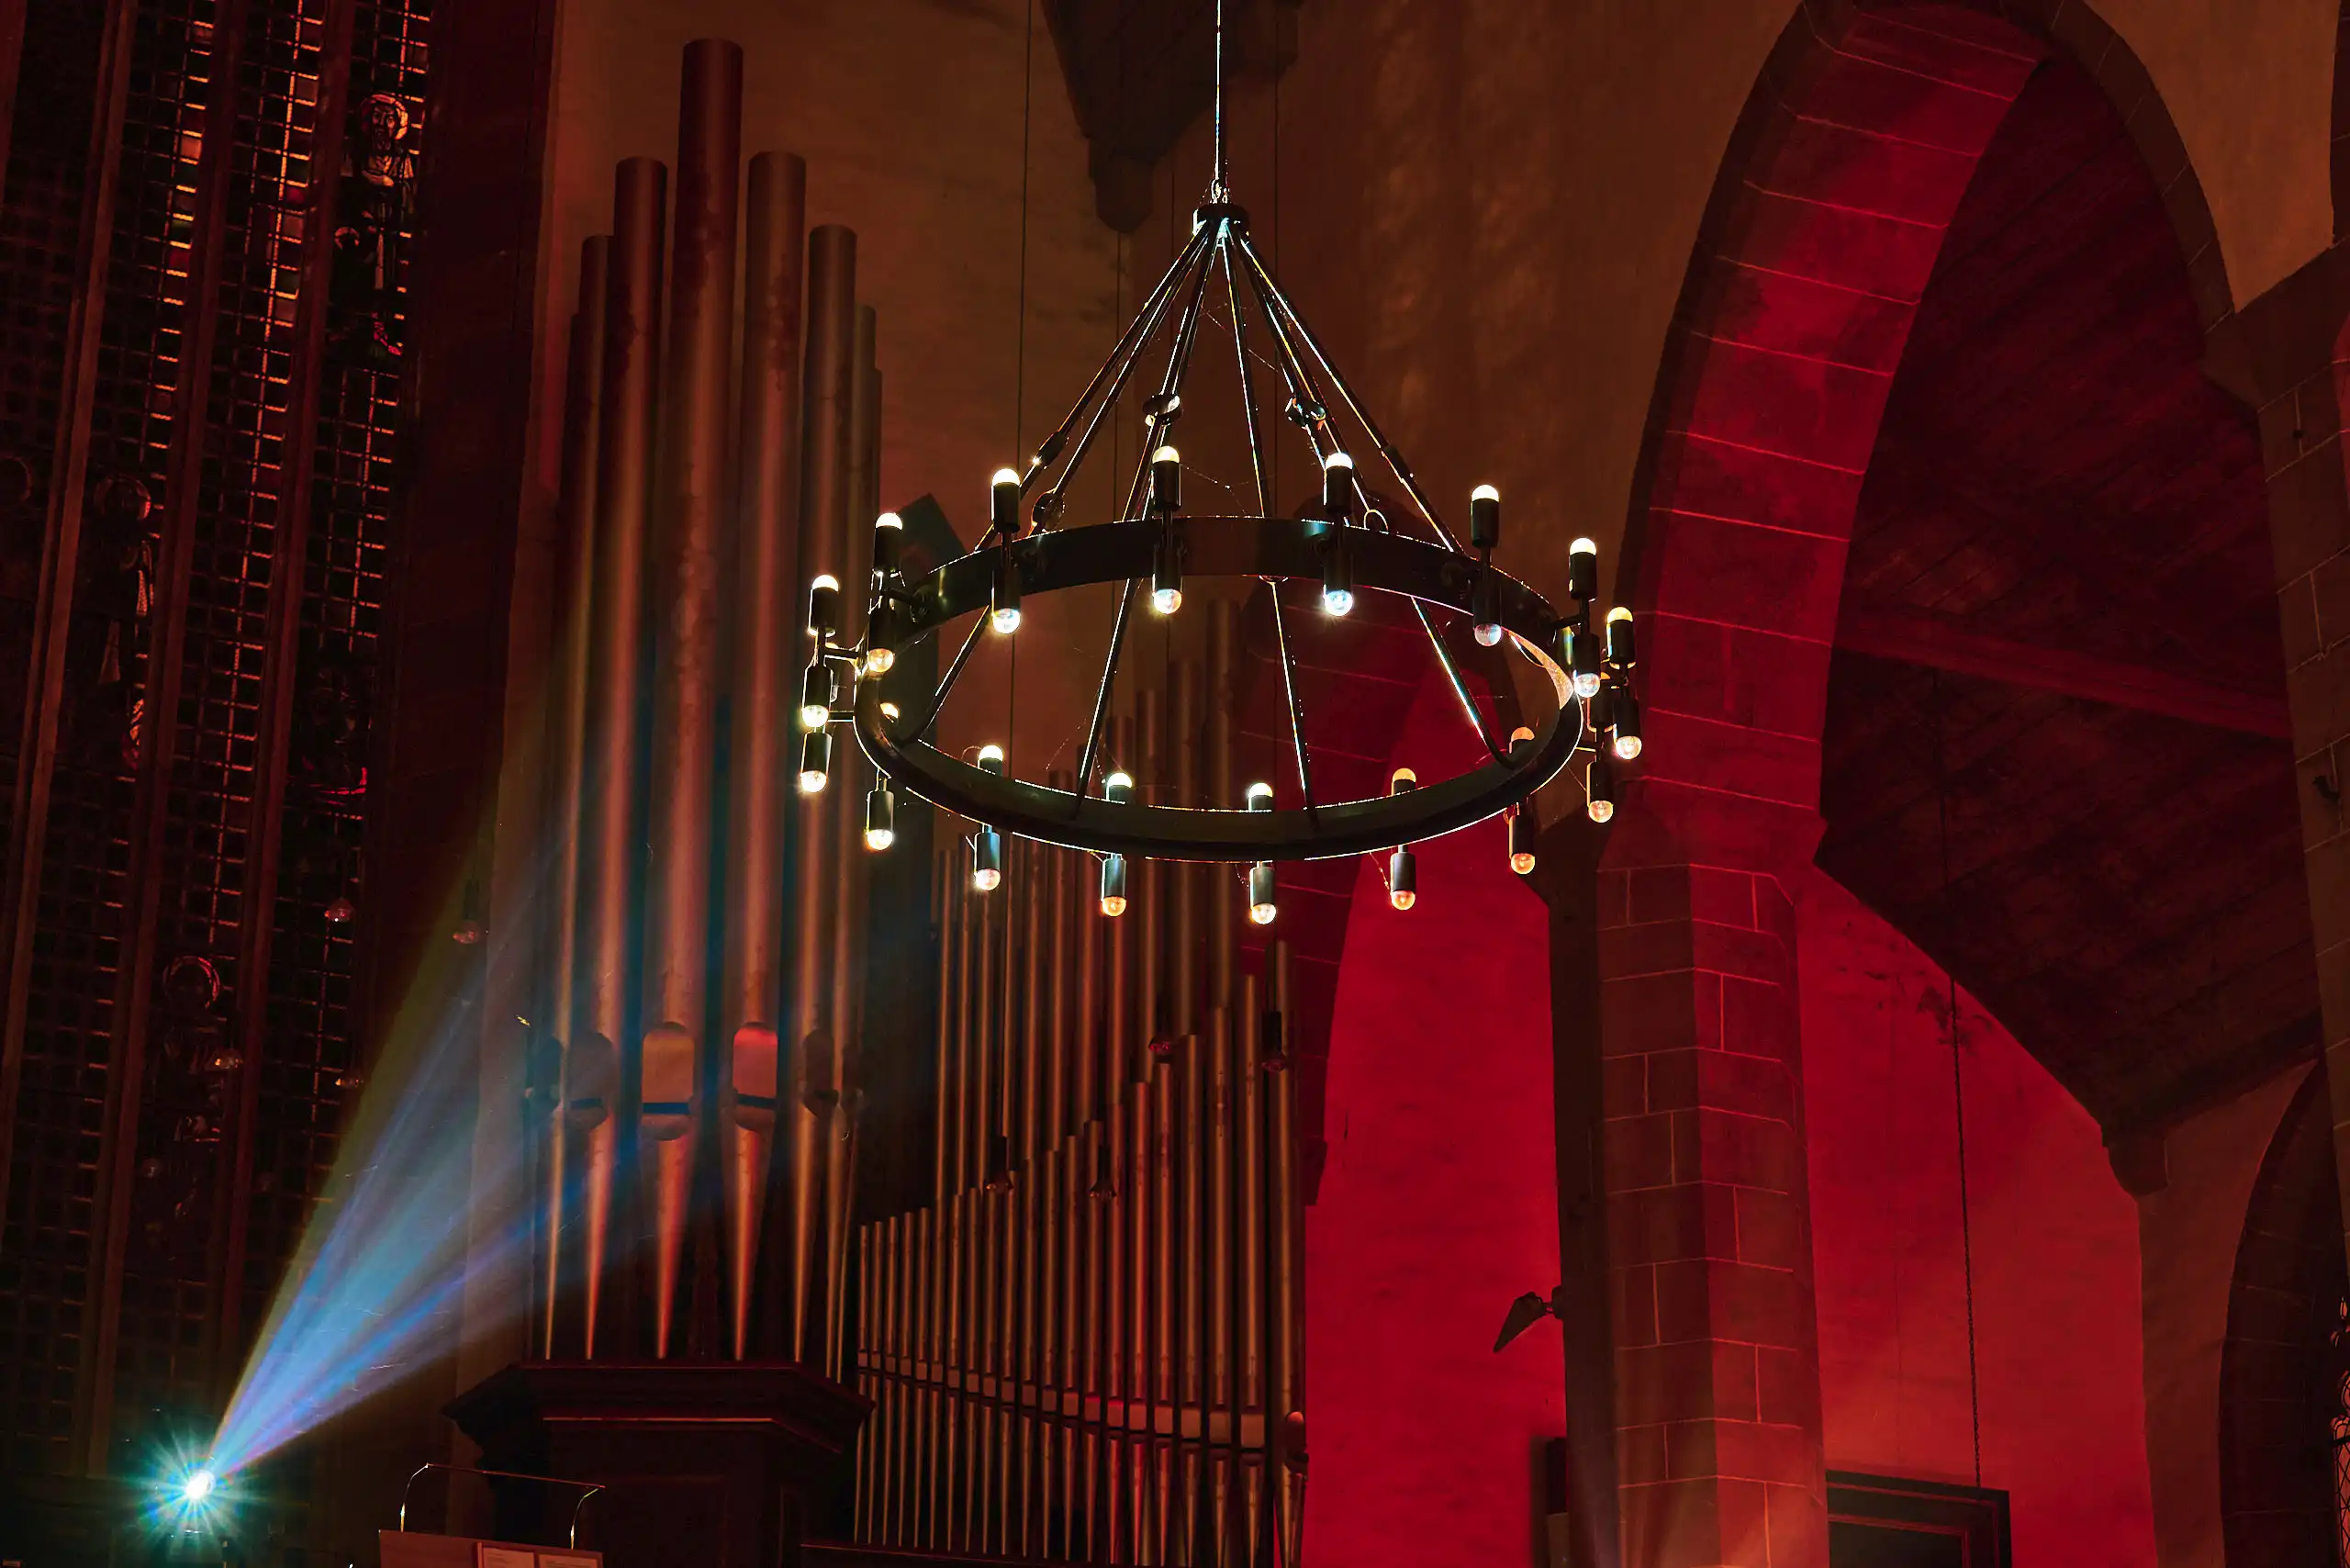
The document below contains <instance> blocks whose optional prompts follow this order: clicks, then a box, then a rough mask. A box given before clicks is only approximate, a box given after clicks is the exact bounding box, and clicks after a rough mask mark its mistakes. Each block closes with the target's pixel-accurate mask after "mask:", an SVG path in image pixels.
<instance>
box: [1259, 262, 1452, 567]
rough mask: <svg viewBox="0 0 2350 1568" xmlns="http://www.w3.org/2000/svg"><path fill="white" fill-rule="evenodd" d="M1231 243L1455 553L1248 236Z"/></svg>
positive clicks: (1403, 466) (1271, 307)
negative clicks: (1267, 269) (1245, 260)
mask: <svg viewBox="0 0 2350 1568" xmlns="http://www.w3.org/2000/svg"><path fill="white" fill-rule="evenodd" d="M1234 242H1235V243H1236V244H1237V245H1238V246H1239V247H1240V253H1241V254H1242V255H1243V256H1245V257H1247V258H1248V269H1249V271H1250V272H1251V273H1253V274H1255V275H1256V278H1257V291H1258V297H1259V298H1262V299H1264V300H1265V301H1266V309H1267V311H1268V312H1269V313H1277V314H1279V315H1281V316H1283V317H1285V318H1286V319H1288V322H1289V325H1290V327H1291V328H1292V330H1294V331H1295V332H1296V333H1297V336H1298V339H1299V341H1300V342H1304V344H1305V346H1306V349H1307V350H1308V351H1309V352H1310V353H1312V354H1313V355H1314V363H1315V364H1318V365H1320V366H1321V367H1322V374H1323V375H1326V376H1328V377H1329V379H1330V385H1331V386H1332V387H1334V388H1336V389H1337V394H1338V397H1339V398H1340V399H1341V400H1342V401H1343V402H1344V403H1345V404H1346V405H1347V411H1348V413H1350V414H1352V415H1353V416H1354V417H1355V422H1356V423H1357V424H1360V426H1362V429H1363V433H1364V434H1365V435H1367V436H1369V437H1371V445H1372V447H1373V448H1375V449H1376V450H1377V451H1378V453H1379V457H1380V461H1382V463H1384V464H1386V465H1387V471H1388V472H1389V473H1391V474H1393V475H1394V476H1395V482H1396V483H1397V484H1399V485H1401V486H1403V487H1404V494H1405V495H1407V496H1409V497H1411V498H1412V504H1413V505H1414V506H1416V507H1417V508H1419V509H1420V515H1421V516H1422V517H1424V518H1426V519H1427V521H1428V526H1429V527H1431V528H1433V529H1435V530H1436V532H1437V537H1438V538H1439V539H1442V540H1443V541H1444V543H1446V545H1447V546H1449V548H1451V549H1453V550H1456V551H1457V550H1459V549H1460V540H1458V539H1456V538H1454V537H1453V533H1452V530H1450V529H1449V528H1447V527H1446V526H1445V525H1444V519H1442V518H1440V517H1438V515H1437V510H1436V508H1435V506H1434V505H1433V504H1431V503H1430V502H1429V500H1428V498H1427V493H1426V492H1425V491H1423V490H1422V489H1421V488H1420V482H1419V480H1417V479H1416V478H1415V477H1413V476H1412V468H1411V465H1409V464H1407V463H1405V462H1404V454H1402V453H1401V452H1398V451H1397V450H1396V449H1395V444H1394V442H1391V441H1389V440H1388V439H1387V436H1386V432H1384V431H1382V430H1381V429H1380V428H1379V424H1378V421H1377V420H1373V419H1372V418H1371V414H1370V412H1369V411H1368V410H1366V409H1364V408H1363V406H1362V400H1361V399H1360V398H1357V397H1356V396H1355V394H1354V388H1353V387H1351V386H1348V385H1347V378H1346V377H1345V376H1343V375H1339V374H1338V370H1337V366H1336V365H1335V364H1331V362H1330V356H1329V355H1328V354H1326V353H1323V352H1322V345H1321V343H1320V342H1316V341H1315V336H1314V331H1313V329H1312V328H1310V327H1308V326H1307V325H1306V324H1305V321H1304V318H1302V317H1301V316H1299V315H1298V313H1297V308H1296V307H1295V306H1292V304H1290V302H1289V297H1287V296H1286V295H1284V294H1282V293H1281V286H1280V285H1279V284H1276V283H1275V282H1273V278H1272V274H1270V272H1268V271H1266V270H1265V263H1264V261H1263V259H1262V258H1261V257H1259V255H1258V254H1257V249H1256V247H1255V246H1253V245H1251V244H1250V243H1249V242H1248V235H1246V234H1242V235H1239V236H1237V239H1236V240H1235V241H1234Z"/></svg>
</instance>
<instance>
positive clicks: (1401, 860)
mask: <svg viewBox="0 0 2350 1568" xmlns="http://www.w3.org/2000/svg"><path fill="white" fill-rule="evenodd" d="M1419 896H1420V867H1419V861H1418V860H1417V859H1416V857H1414V856H1413V854H1412V851H1411V850H1410V848H1409V847H1405V848H1402V849H1398V850H1396V851H1395V852H1394V853H1393V854H1392V855H1390V856H1389V857H1387V902H1389V903H1391V904H1393V905H1394V906H1395V907H1396V908H1397V909H1409V908H1411V907H1412V905H1413V904H1415V903H1416V902H1418V901H1419Z"/></svg>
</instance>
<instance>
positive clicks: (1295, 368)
mask: <svg viewBox="0 0 2350 1568" xmlns="http://www.w3.org/2000/svg"><path fill="white" fill-rule="evenodd" d="M1248 290H1249V292H1250V293H1251V294H1254V295H1255V296H1256V297H1257V302H1258V305H1259V308H1262V309H1263V310H1264V312H1265V330H1267V331H1268V332H1270V333H1271V334H1272V339H1273V348H1274V350H1275V353H1276V357H1275V360H1274V364H1275V365H1276V366H1277V367H1278V368H1279V369H1280V371H1281V385H1282V386H1283V388H1284V389H1285V390H1286V391H1287V392H1288V393H1289V396H1290V401H1291V402H1292V403H1294V404H1295V405H1296V406H1297V408H1298V409H1299V410H1300V412H1301V414H1302V415H1303V416H1304V417H1303V419H1302V420H1301V421H1300V428H1301V429H1302V430H1304V432H1305V439H1306V441H1307V442H1309V443H1310V444H1311V445H1312V446H1313V448H1314V460H1315V463H1316V464H1317V465H1319V464H1322V463H1324V462H1326V461H1328V459H1329V456H1330V454H1332V453H1334V452H1337V450H1339V445H1340V443H1339V441H1338V438H1337V435H1336V434H1335V433H1334V432H1333V431H1331V429H1330V409H1329V405H1328V404H1326V403H1325V402H1324V401H1323V400H1322V388H1321V387H1319V386H1316V385H1315V381H1314V374H1313V372H1311V371H1310V370H1308V369H1306V367H1305V360H1304V356H1302V355H1301V354H1299V353H1298V352H1297V346H1296V345H1295V344H1294V343H1292V342H1290V340H1289V329H1288V328H1287V327H1285V326H1284V325H1282V322H1281V312H1279V311H1277V310H1275V309H1274V308H1272V307H1271V306H1270V305H1268V304H1266V303H1265V297H1264V291H1263V290H1262V289H1261V288H1259V286H1258V285H1257V278H1256V274H1254V273H1251V274H1248Z"/></svg>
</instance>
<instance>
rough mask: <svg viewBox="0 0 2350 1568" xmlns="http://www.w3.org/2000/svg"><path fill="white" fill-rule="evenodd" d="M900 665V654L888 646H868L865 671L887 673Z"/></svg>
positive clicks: (879, 673) (870, 673)
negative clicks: (893, 651)
mask: <svg viewBox="0 0 2350 1568" xmlns="http://www.w3.org/2000/svg"><path fill="white" fill-rule="evenodd" d="M897 667H898V655H896V654H894V653H892V652H891V651H890V650H889V649H888V648H867V650H866V651H865V673H866V674H867V675H887V674H889V673H890V671H891V670H893V669H895V668H897Z"/></svg>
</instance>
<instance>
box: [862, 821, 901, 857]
mask: <svg viewBox="0 0 2350 1568" xmlns="http://www.w3.org/2000/svg"><path fill="white" fill-rule="evenodd" d="M897 842H898V835H897V834H895V833H894V832H892V831H891V830H890V829H889V828H886V827H869V828H867V829H866V830H865V847H866V848H867V849H870V850H872V851H873V852H874V853H876V854H878V853H880V852H881V851H882V850H884V849H887V848H889V847H890V846H891V845H893V844H895V843H897Z"/></svg>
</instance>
